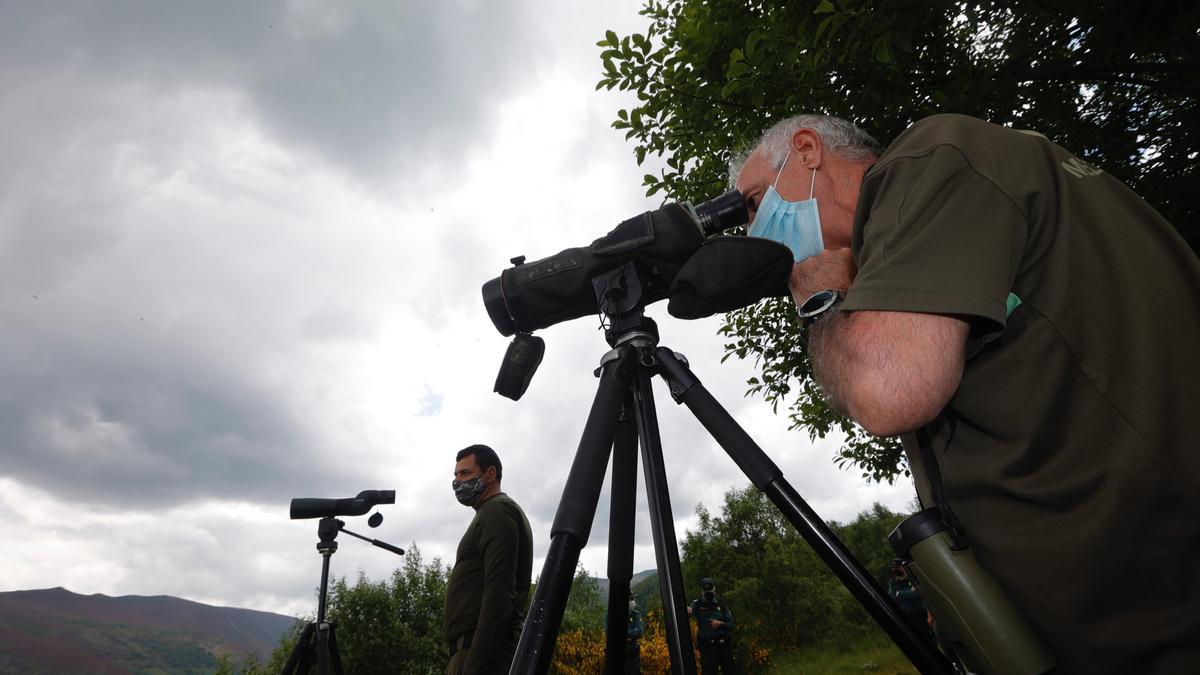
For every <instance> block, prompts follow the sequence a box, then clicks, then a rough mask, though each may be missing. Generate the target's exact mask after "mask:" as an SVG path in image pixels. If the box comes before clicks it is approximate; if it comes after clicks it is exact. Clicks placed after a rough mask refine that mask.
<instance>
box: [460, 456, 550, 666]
mask: <svg viewBox="0 0 1200 675" xmlns="http://www.w3.org/2000/svg"><path fill="white" fill-rule="evenodd" d="M455 459H456V461H457V463H456V464H455V465H454V481H453V482H452V483H451V485H452V487H453V488H454V496H455V498H457V499H458V502H459V503H460V504H462V505H463V506H469V507H471V508H473V509H475V517H474V518H472V519H471V524H470V525H468V526H467V532H466V534H464V535H463V537H462V541H460V542H459V543H458V553H457V554H456V556H455V559H454V569H453V570H452V571H451V572H450V580H449V582H448V583H447V584H446V611H445V617H444V620H443V627H444V630H445V636H446V641H447V642H448V643H449V645H450V664H449V666H447V668H446V675H496V674H501V673H507V672H508V669H509V666H511V665H512V661H513V656H514V655H515V653H516V649H517V639H518V638H519V637H520V635H521V625H522V623H523V622H524V619H525V605H526V604H527V601H528V599H529V581H530V576H531V574H532V571H533V535H532V533H531V532H530V530H529V520H528V519H526V518H525V513H524V512H523V511H522V510H521V507H520V506H518V505H517V503H516V502H515V501H513V500H512V498H511V497H509V496H508V495H506V494H504V493H503V492H501V491H500V478H501V475H502V472H503V467H502V466H501V465H500V458H499V457H498V456H496V451H495V450H492V449H491V448H489V447H488V446H486V445H472V446H470V447H468V448H465V449H463V450H461V451H460V452H459V453H458V455H457V457H455Z"/></svg>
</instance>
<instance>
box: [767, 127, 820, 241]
mask: <svg viewBox="0 0 1200 675" xmlns="http://www.w3.org/2000/svg"><path fill="white" fill-rule="evenodd" d="M791 156H792V151H791V150H788V154H787V157H785V158H784V159H783V166H787V161H788V159H789V158H790V157H791ZM783 166H781V167H779V173H778V174H776V176H775V184H778V183H779V176H781V175H783ZM775 184H772V185H771V187H769V188H767V193H766V194H765V195H763V198H762V202H761V203H760V204H759V205H758V212H757V213H756V214H755V216H754V224H753V225H751V226H750V236H752V237H763V238H765V239H773V240H775V241H777V242H779V243H781V244H784V245H785V246H787V247H788V248H790V249H792V259H793V260H795V261H796V262H800V261H801V260H804V259H805V258H808V257H809V256H814V255H816V254H818V253H820V252H821V251H823V250H824V249H825V242H824V239H822V238H821V217H820V215H818V213H817V200H816V199H814V198H813V190H814V189H815V188H816V186H817V171H816V169H813V183H812V186H811V187H810V188H809V191H808V199H803V200H801V201H798V202H789V201H788V200H786V199H784V198H783V197H780V196H779V193H778V192H777V191H776V190H775Z"/></svg>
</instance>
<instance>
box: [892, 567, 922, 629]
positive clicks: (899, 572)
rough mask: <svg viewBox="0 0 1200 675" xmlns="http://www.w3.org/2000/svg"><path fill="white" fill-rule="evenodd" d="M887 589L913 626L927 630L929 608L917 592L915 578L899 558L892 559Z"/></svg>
mask: <svg viewBox="0 0 1200 675" xmlns="http://www.w3.org/2000/svg"><path fill="white" fill-rule="evenodd" d="M887 591H888V595H890V596H892V599H893V600H895V601H896V604H897V605H900V611H902V612H904V615H905V616H906V617H908V619H909V621H910V622H912V624H913V625H914V626H916V627H917V628H920V629H921V630H923V631H925V632H929V610H928V609H926V608H925V602H924V601H923V600H921V596H920V595H918V594H917V580H916V578H915V577H913V575H912V574H911V573H909V571H908V566H907V565H905V564H904V560H902V559H901V558H893V559H892V578H891V579H889V580H888V585H887Z"/></svg>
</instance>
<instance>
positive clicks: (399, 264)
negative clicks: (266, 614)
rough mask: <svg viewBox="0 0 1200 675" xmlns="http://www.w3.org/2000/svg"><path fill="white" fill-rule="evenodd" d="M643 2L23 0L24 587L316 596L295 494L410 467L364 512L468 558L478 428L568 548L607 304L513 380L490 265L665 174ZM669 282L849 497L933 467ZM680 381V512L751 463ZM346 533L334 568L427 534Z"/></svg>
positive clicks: (699, 338)
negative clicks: (642, 34)
mask: <svg viewBox="0 0 1200 675" xmlns="http://www.w3.org/2000/svg"><path fill="white" fill-rule="evenodd" d="M639 7H640V3H639V2H636V1H631V0H622V1H620V2H617V1H614V0H605V1H604V2H588V3H584V2H574V1H561V0H560V1H554V0H544V1H536V0H530V1H525V0H522V1H520V2H517V1H498V0H491V1H486V2H485V1H483V0H448V1H447V2H440V3H418V2H394V1H389V0H381V1H379V2H357V3H347V4H343V3H333V2H326V1H324V0H293V1H290V2H286V1H276V2H267V1H264V2H253V3H242V2H236V3H235V2H205V3H163V2H157V1H151V0H147V1H145V2H133V1H126V2H108V3H67V2H38V3H31V2H17V1H12V2H8V1H4V0H0V457H2V459H0V515H2V516H3V517H0V537H2V538H3V539H4V540H5V541H7V542H9V544H10V545H9V546H8V547H7V551H6V565H5V567H6V569H7V570H8V572H7V574H5V575H3V576H2V577H0V591H9V590H18V589H33V588H47V587H53V586H64V587H66V588H68V589H69V590H72V591H75V592H78V593H104V594H108V595H127V594H137V595H157V594H169V595H176V596H181V597H185V598H189V599H193V600H198V601H201V602H208V603H214V604H221V605H232V606H239V607H249V608H255V609H264V610H270V611H277V612H283V613H293V614H302V613H310V612H313V611H314V608H315V597H314V592H313V589H314V587H315V586H316V584H317V581H318V579H319V574H320V557H319V556H318V555H317V553H316V551H315V548H314V544H315V543H316V521H314V520H308V521H291V520H289V519H288V502H289V500H290V499H291V498H292V497H299V496H310V497H348V496H352V495H354V494H355V493H357V492H358V491H359V490H363V489H395V490H396V493H397V503H396V504H395V505H394V506H386V507H382V508H381V509H380V510H381V512H382V513H383V514H384V516H385V520H384V523H383V525H382V526H381V527H380V528H378V529H375V530H371V529H369V528H368V527H367V526H366V519H365V518H362V519H354V518H350V519H347V520H348V522H347V526H348V527H349V528H351V529H354V530H356V531H359V532H362V533H364V534H369V535H370V536H373V537H378V538H380V539H384V540H387V541H391V542H392V543H395V544H397V545H400V546H402V547H406V548H407V547H408V546H409V545H410V544H412V543H416V545H417V546H419V547H420V549H421V551H422V553H423V555H424V556H425V557H426V559H427V560H428V559H431V558H433V557H439V558H441V559H442V561H443V562H445V563H447V564H450V563H452V562H453V557H454V550H455V547H456V545H457V543H458V539H459V537H460V536H461V534H462V532H463V530H464V528H465V527H466V525H467V523H468V522H469V521H470V518H471V516H472V513H473V512H472V511H471V510H470V509H467V508H464V507H462V506H459V505H458V504H457V502H455V501H454V498H453V495H452V493H451V491H450V485H449V481H450V478H451V469H452V466H453V463H454V453H455V452H456V451H457V450H458V449H460V448H462V447H464V446H466V445H469V444H472V443H479V442H482V443H487V444H489V445H492V446H493V447H494V448H496V450H497V451H498V452H499V454H500V456H501V459H502V460H503V461H504V467H505V473H504V489H505V491H506V492H507V493H509V494H510V495H511V496H513V497H514V498H515V499H516V500H517V501H518V502H519V503H521V504H522V505H523V506H524V508H525V510H526V512H527V514H528V516H529V519H530V523H531V525H532V527H533V530H534V535H535V542H536V543H535V550H534V554H535V574H536V573H537V572H538V571H540V569H541V565H542V562H543V557H544V555H545V552H546V549H547V545H548V542H549V528H550V523H551V521H552V519H553V517H554V512H555V508H556V505H557V503H558V500H559V498H560V497H561V494H562V485H563V481H564V480H565V478H566V474H567V470H568V468H569V466H570V462H571V459H572V456H573V454H574V452H575V449H576V447H577V445H578V441H579V434H580V432H581V430H582V426H583V422H584V419H585V418H586V416H587V412H588V408H589V406H590V403H591V400H592V397H593V395H594V393H595V388H596V380H595V379H594V377H593V376H592V371H593V369H594V368H595V367H596V366H597V364H598V362H599V359H600V357H601V356H602V355H603V354H604V353H605V352H606V351H607V349H608V347H607V345H606V344H605V343H604V340H603V335H602V334H601V333H600V332H599V331H598V330H597V320H596V319H594V318H591V317H587V318H583V319H578V320H575V321H572V322H567V323H563V324H560V325H558V326H555V327H552V328H550V329H547V330H545V331H541V333H540V334H541V335H542V336H543V337H544V338H545V339H546V342H547V353H546V358H545V360H544V362H543V364H542V366H541V369H540V371H539V372H538V375H537V377H536V378H535V379H534V381H533V384H532V386H531V387H530V390H529V392H528V393H527V394H526V395H525V397H524V398H523V399H522V400H521V401H519V402H515V403H514V402H513V401H510V400H508V399H505V398H501V397H499V396H498V395H496V394H494V393H492V385H493V382H494V379H495V374H496V370H497V367H498V365H499V363H500V359H501V357H502V355H503V354H504V350H505V348H506V347H507V340H506V339H505V338H503V337H501V336H500V335H499V334H498V333H497V332H496V331H495V329H494V328H493V327H492V325H491V323H490V321H489V320H488V317H487V314H486V312H485V311H484V308H483V304H482V302H481V300H480V286H481V285H482V283H483V282H484V281H486V280H488V279H490V278H492V277H494V276H496V275H497V274H499V272H500V271H501V270H502V269H504V268H505V267H506V266H508V259H509V258H511V257H513V256H515V255H518V254H525V255H528V256H529V257H530V259H534V258H538V257H543V256H545V255H549V254H552V253H555V252H557V251H559V250H561V249H563V248H567V247H571V246H579V245H584V244H587V243H589V242H590V241H591V240H592V239H595V238H596V237H598V236H600V235H602V234H604V233H605V232H607V231H608V230H609V229H611V228H612V227H614V226H615V225H616V224H617V223H618V222H620V221H621V220H624V219H625V218H627V217H629V216H632V215H635V214H637V213H640V212H642V211H645V210H647V209H652V208H656V207H658V206H659V205H660V202H659V201H658V199H657V198H655V199H648V198H646V197H645V196H644V193H643V190H642V188H641V176H642V174H643V173H645V172H646V171H647V170H648V167H638V166H637V164H636V162H635V160H634V156H633V145H632V144H631V143H629V142H627V141H625V140H624V134H623V132H618V131H615V130H613V129H611V128H610V126H609V124H610V122H611V121H612V119H613V118H614V116H615V113H616V111H617V109H618V108H620V107H623V106H627V105H628V104H629V102H630V101H629V99H628V98H626V97H624V96H623V95H620V94H618V93H615V92H604V91H600V92H597V91H595V83H596V81H597V80H598V79H599V77H600V74H601V67H600V61H599V52H600V49H599V48H598V47H596V46H595V43H596V41H597V40H599V39H601V38H602V37H603V35H604V31H605V30H606V29H615V30H617V31H618V32H619V33H622V34H625V33H628V32H630V31H633V30H641V29H643V28H644V26H645V24H646V22H645V19H644V18H643V17H640V16H638V14H637V10H638V9H639ZM648 165H649V169H653V160H648ZM649 314H650V315H651V316H653V317H654V318H655V319H656V320H658V321H659V325H660V328H661V333H662V344H664V345H666V346H669V347H671V348H673V349H675V350H676V351H679V352H682V353H683V354H685V355H686V356H687V357H688V358H689V360H690V362H691V364H692V366H693V369H694V370H695V372H696V373H697V374H698V375H699V376H700V377H701V378H702V380H703V381H704V383H705V384H706V385H707V387H708V388H709V390H710V391H712V392H713V394H714V395H716V396H717V398H718V399H719V400H721V401H722V402H723V403H724V404H725V405H726V406H727V407H728V408H729V410H730V411H731V412H732V413H733V415H734V416H735V417H736V418H737V419H738V420H739V421H740V422H741V423H742V425H743V426H745V427H746V429H748V430H749V431H750V433H751V435H752V436H753V437H754V438H755V439H756V440H757V441H758V442H759V443H760V444H761V445H762V446H763V447H764V448H766V449H767V450H768V452H769V453H770V454H771V456H772V457H773V458H774V459H775V461H776V462H777V463H778V464H779V465H780V466H781V468H782V469H783V470H784V472H785V475H786V477H787V478H788V479H789V480H790V481H791V482H792V484H793V485H794V487H796V488H797V489H798V490H799V492H800V493H801V495H802V496H804V497H805V499H807V500H808V501H809V503H810V504H811V505H812V506H813V507H814V508H815V509H816V510H817V512H818V513H820V514H821V515H822V516H823V517H824V518H825V519H827V520H841V521H846V520H849V519H851V518H853V517H854V516H855V515H856V514H857V513H858V512H860V511H861V510H863V509H865V508H867V507H869V506H870V504H871V503H872V502H874V501H879V502H882V503H884V504H885V505H888V506H889V507H891V508H893V509H896V510H900V509H903V508H905V506H906V505H907V504H908V503H909V502H910V500H911V498H912V490H911V487H910V486H909V484H908V483H907V482H905V481H901V482H900V483H899V484H897V485H896V486H887V485H883V486H871V485H866V484H864V483H863V482H862V480H861V479H860V478H859V476H858V472H857V471H850V472H846V471H841V470H839V469H837V468H836V467H834V466H833V464H832V462H831V459H830V458H831V456H832V452H833V450H834V448H835V447H836V442H835V441H832V440H830V441H828V442H826V441H822V442H820V443H817V444H815V445H814V444H811V443H810V442H809V441H808V438H807V435H806V434H804V433H796V432H788V431H787V426H788V424H787V420H786V419H785V418H784V417H782V416H779V417H776V416H774V415H772V414H771V410H770V407H769V406H768V405H767V404H765V403H763V402H762V401H761V400H757V399H748V398H745V397H744V396H743V394H744V392H745V389H746V387H745V380H746V378H747V377H749V376H750V375H751V374H752V373H753V369H752V366H751V364H748V363H738V362H734V361H730V362H727V363H725V364H721V363H720V358H721V356H722V353H723V352H722V341H721V340H720V339H719V338H718V337H717V336H716V329H717V327H718V325H719V322H718V321H717V320H715V319H714V320H709V321H697V322H683V321H679V320H676V319H673V318H671V317H669V316H668V315H667V314H666V308H665V303H659V304H657V305H653V306H652V307H651V308H650V310H649ZM656 390H657V397H658V410H659V416H660V425H661V430H662V434H663V439H664V441H663V442H664V455H665V459H666V464H667V469H668V473H669V475H670V478H671V499H672V503H673V507H674V515H675V522H676V530H677V533H678V536H679V537H680V538H682V537H683V535H684V533H685V531H686V530H687V529H688V528H689V527H694V524H695V522H696V519H695V508H696V506H697V505H698V504H701V503H703V504H705V505H707V506H708V507H710V508H711V509H713V510H716V509H718V508H719V505H720V503H721V499H722V496H723V495H724V493H725V492H726V491H727V490H729V489H730V488H735V487H736V488H741V487H744V486H746V485H747V484H748V481H747V480H746V479H745V478H744V477H743V476H742V475H741V474H740V473H739V472H738V470H737V468H736V467H735V466H734V465H733V463H732V462H731V461H730V460H729V459H728V458H727V457H726V456H725V455H724V453H723V451H722V450H721V449H720V448H719V447H717V446H716V445H715V444H714V443H713V442H712V441H711V440H710V439H709V438H708V437H707V435H706V434H705V432H704V431H703V429H702V428H701V427H700V425H699V424H698V423H697V422H696V421H695V420H694V419H693V418H692V417H691V416H690V414H689V413H688V412H687V411H686V409H683V408H681V407H678V406H676V405H675V404H674V403H673V402H672V401H671V399H670V397H669V395H668V394H667V392H666V390H665V387H663V385H662V383H661V382H657V383H656ZM639 480H640V476H639ZM639 491H640V486H639ZM607 498H608V495H607V488H606V490H605V494H604V495H602V497H601V506H600V511H599V515H598V517H597V520H596V524H595V527H594V528H593V531H592V538H591V541H590V544H589V546H588V547H587V548H586V549H585V550H584V552H583V556H582V561H583V563H584V565H585V566H586V567H587V568H588V570H589V571H591V572H592V573H593V574H596V575H601V576H602V575H603V573H604V571H605V564H606V562H605V561H606V551H605V542H606V539H607V535H608V531H607V530H608V528H607V511H608V509H607V506H606V504H607ZM641 500H642V504H641V505H640V510H639V521H638V530H637V538H638V547H637V551H636V560H635V569H638V570H641V569H649V568H652V567H653V566H654V555H653V547H652V543H651V539H650V535H649V531H648V528H649V516H648V514H647V512H646V510H645V504H644V496H643V497H641ZM339 542H340V544H341V547H340V549H339V551H338V553H337V554H336V555H335V556H334V557H333V560H332V570H333V573H334V574H336V575H349V576H353V575H354V574H355V573H356V572H357V571H358V570H362V571H363V572H365V573H366V574H367V575H368V576H370V577H373V578H383V577H384V576H385V575H386V574H388V573H389V571H390V570H391V569H392V568H393V567H394V566H395V565H397V564H398V563H399V562H400V561H399V559H398V558H396V557H394V556H392V555H391V554H389V553H386V552H384V551H381V550H379V549H375V548H373V547H371V546H368V545H366V544H364V543H362V542H359V541H358V540H355V539H352V538H350V537H346V536H343V537H341V538H339Z"/></svg>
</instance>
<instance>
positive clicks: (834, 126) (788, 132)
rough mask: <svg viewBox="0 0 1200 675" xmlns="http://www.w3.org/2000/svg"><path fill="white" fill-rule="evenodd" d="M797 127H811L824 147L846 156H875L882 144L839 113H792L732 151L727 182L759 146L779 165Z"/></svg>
mask: <svg viewBox="0 0 1200 675" xmlns="http://www.w3.org/2000/svg"><path fill="white" fill-rule="evenodd" d="M800 129H812V130H813V131H815V132H817V136H820V138H821V142H822V143H824V144H825V149H826V150H828V151H830V152H832V153H835V154H838V155H840V156H842V157H845V158H846V159H851V160H869V159H875V158H876V157H878V156H879V154H880V153H881V152H883V147H882V146H880V145H879V141H877V140H875V139H874V138H872V137H871V135H870V134H868V133H867V132H865V131H863V130H862V129H859V128H858V127H857V126H855V125H853V124H851V123H850V122H847V121H846V120H844V119H841V118H840V117H833V116H831V115H794V116H792V117H789V118H787V119H785V120H782V121H780V122H776V123H775V124H773V125H772V126H771V127H770V128H769V129H767V130H766V131H764V132H763V134H762V136H761V137H759V139H758V141H757V142H756V143H754V145H751V146H748V147H747V148H746V149H744V150H742V151H741V152H739V153H737V154H736V155H734V156H733V159H731V160H729V182H730V184H733V182H734V181H736V180H737V177H738V174H740V173H741V172H742V167H743V166H745V164H746V160H747V159H748V158H749V157H750V155H751V154H753V153H754V151H755V150H757V149H758V148H760V147H761V148H762V149H763V151H764V152H766V155H767V160H768V161H770V163H771V168H772V169H779V168H782V167H783V161H784V159H786V158H787V155H788V149H789V148H790V147H791V142H792V136H795V135H796V132H797V131H799V130H800Z"/></svg>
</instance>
